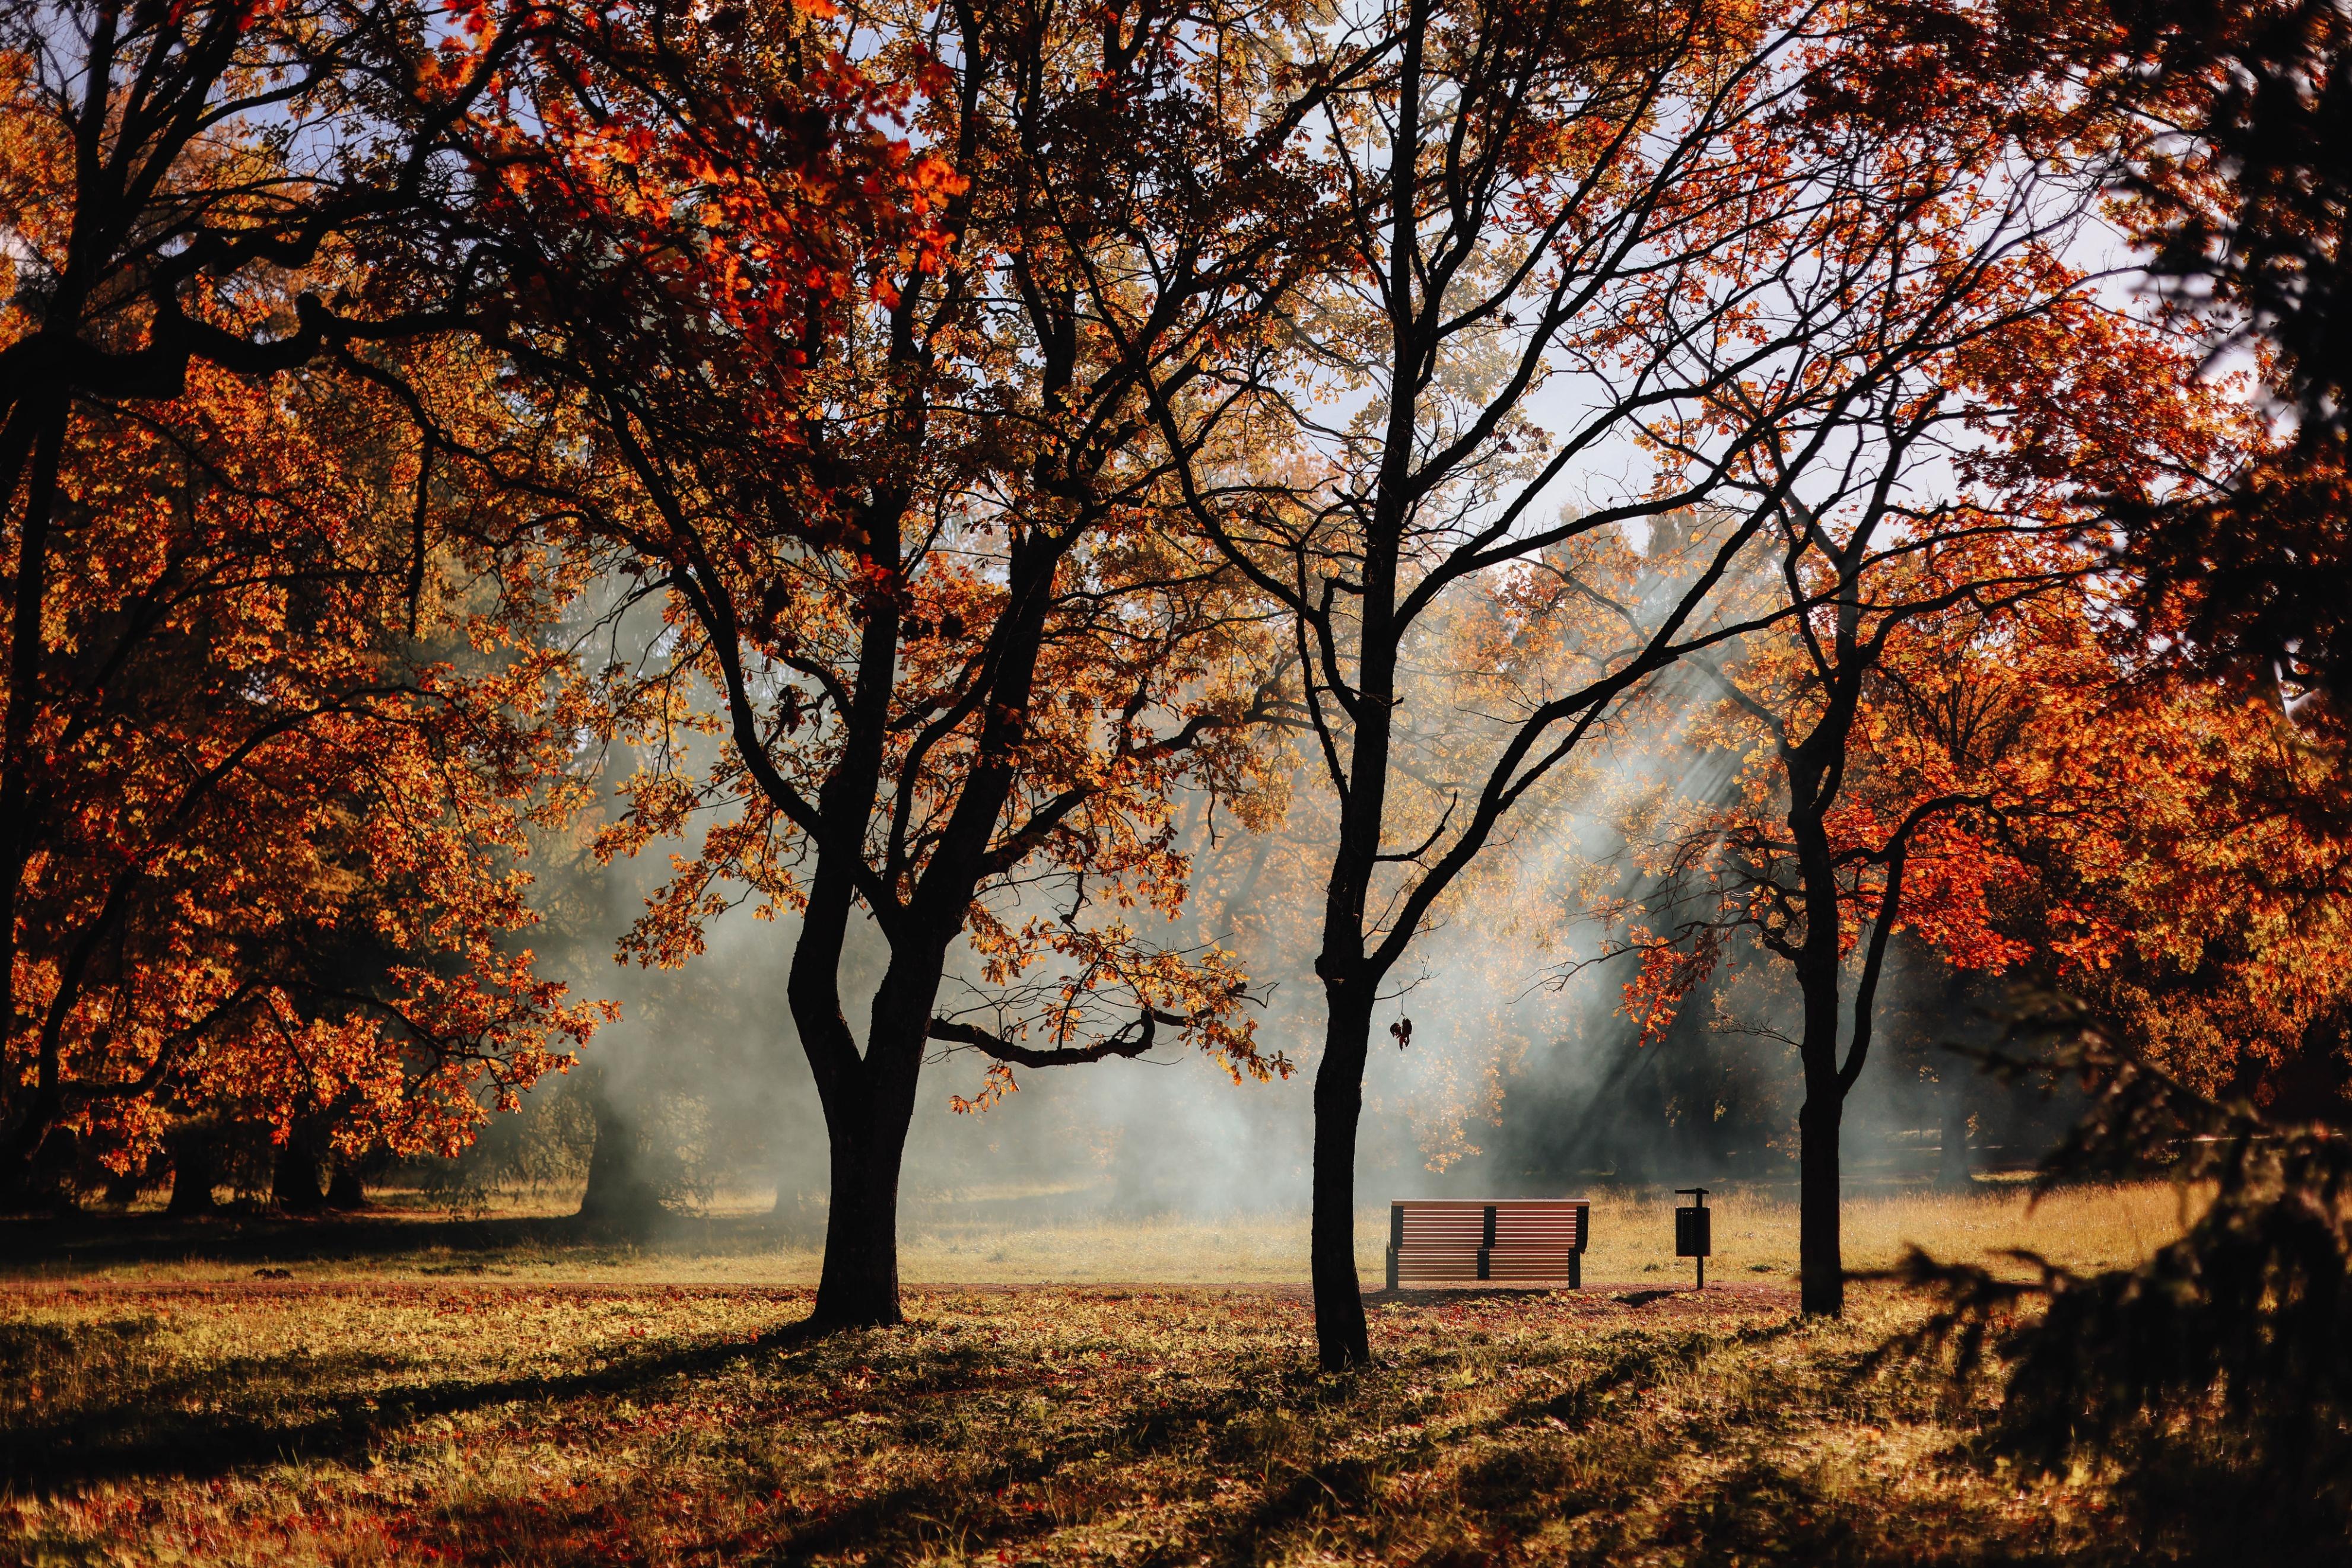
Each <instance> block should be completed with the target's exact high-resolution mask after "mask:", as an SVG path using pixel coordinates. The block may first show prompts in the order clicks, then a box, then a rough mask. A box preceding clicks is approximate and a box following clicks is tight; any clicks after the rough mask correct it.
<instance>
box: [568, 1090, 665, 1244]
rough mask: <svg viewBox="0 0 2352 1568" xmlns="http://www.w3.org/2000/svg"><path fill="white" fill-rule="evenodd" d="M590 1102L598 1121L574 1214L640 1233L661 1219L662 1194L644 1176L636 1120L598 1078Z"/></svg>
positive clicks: (585, 1221) (606, 1226)
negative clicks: (578, 1201)
mask: <svg viewBox="0 0 2352 1568" xmlns="http://www.w3.org/2000/svg"><path fill="white" fill-rule="evenodd" d="M589 1104H590V1106H591V1108H592V1109H593V1113H594V1115H595V1119H596V1146H595V1148H594V1150H593V1152H591V1153H590V1155H589V1156H588V1185H587V1186H586V1188H584V1189H583V1191H582V1192H581V1194H580V1212H579V1216H578V1218H579V1219H580V1221H581V1222H582V1223H583V1224H584V1225H592V1226H596V1227H599V1228H604V1229H608V1230H612V1231H615V1232H618V1233H620V1234H623V1235H627V1236H640V1235H643V1234H644V1233H646V1231H648V1230H650V1229H652V1228H653V1227H654V1223H655V1221H656V1220H657V1219H658V1218H660V1217H661V1195H660V1194H659V1193H657V1192H656V1191H655V1190H654V1185H653V1183H652V1182H651V1181H650V1180H648V1179H647V1178H646V1173H645V1166H644V1162H643V1160H642V1159H641V1158H640V1157H639V1150H638V1146H637V1129H636V1124H635V1122H634V1121H633V1120H631V1119H630V1118H629V1117H628V1116H627V1115H626V1114H625V1113H623V1111H622V1110H621V1108H620V1106H619V1105H618V1104H617V1103H615V1102H614V1096H613V1094H612V1092H611V1089H610V1086H609V1085H608V1084H606V1083H604V1082H602V1081H601V1079H600V1080H599V1081H597V1082H593V1084H592V1086H591V1087H590V1089H589Z"/></svg>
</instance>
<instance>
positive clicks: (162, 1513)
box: [0, 1188, 2205, 1565]
mask: <svg viewBox="0 0 2352 1568" xmlns="http://www.w3.org/2000/svg"><path fill="white" fill-rule="evenodd" d="M1665 1207H1666V1206H1665V1205H1664V1204H1643V1203H1637V1202H1633V1201H1631V1200H1626V1201H1617V1200H1611V1201H1610V1202H1608V1203H1607V1204H1604V1205H1603V1206H1601V1211H1600V1213H1599V1214H1598V1215H1597V1216H1596V1220H1595V1226H1594V1233H1595V1248H1594V1251H1593V1255H1592V1258H1591V1262H1590V1263H1589V1264H1588V1272H1587V1275H1586V1278H1587V1279H1588V1280H1591V1281H1612V1283H1610V1284H1607V1285H1604V1286H1598V1287H1596V1288H1593V1289H1588V1290H1587V1291H1583V1292H1581V1293H1577V1294H1569V1293H1559V1294H1519V1293H1512V1292H1501V1291H1462V1292H1450V1293H1441V1292H1433V1293H1423V1294H1412V1295H1407V1296H1405V1297H1402V1298H1391V1297H1386V1296H1380V1297H1375V1298H1374V1305H1373V1309H1372V1310H1373V1321H1374V1329H1373V1334H1374V1344H1375V1349H1376V1352H1377V1354H1378V1355H1379V1358H1380V1363H1381V1364H1380V1365H1378V1366H1377V1367H1375V1368H1373V1369H1371V1370H1370V1371H1367V1372H1364V1373H1362V1374H1360V1375H1350V1376H1345V1377H1337V1378H1334V1377H1326V1376H1323V1375H1318V1373H1317V1372H1316V1370H1315V1368H1314V1364H1313V1357H1312V1339H1311V1324H1310V1322H1309V1319H1308V1314H1307V1303H1306V1301H1304V1299H1303V1297H1302V1295H1301V1294H1300V1292H1298V1291H1297V1290H1296V1289H1295V1288H1292V1287H1289V1286H1287V1285H1285V1284H1283V1283H1280V1282H1279V1281H1285V1280H1288V1279H1295V1278H1296V1276H1297V1258H1298V1256H1299V1250H1300V1249H1298V1248H1297V1245H1296V1244H1297V1242H1298V1241H1299V1240H1301V1239H1302V1238H1299V1237H1297V1236H1295V1235H1292V1234H1290V1233H1289V1232H1288V1231H1287V1230H1286V1229H1283V1228H1266V1227H1260V1226H1251V1225H1235V1226H1231V1227H1202V1226H1191V1227H1188V1226H1183V1225H1177V1224H1173V1223H1168V1224H1160V1225H1136V1226H1125V1227H1109V1226H1100V1227H1086V1226H1068V1227H1060V1228H1048V1229H1044V1230H1037V1231H1029V1232H1003V1233H999V1234H996V1235H994V1236H989V1235H985V1234H982V1233H979V1232H977V1231H971V1232H964V1233H956V1232H950V1231H940V1232H937V1233H919V1234H916V1235H913V1236H910V1238H909V1246H908V1256H907V1263H906V1272H907V1274H908V1278H909V1279H910V1280H912V1281H919V1284H918V1285H917V1286H916V1287H915V1288H913V1289H911V1290H910V1291H909V1300H908V1310H909V1312H910V1315H911V1316H912V1318H913V1319H914V1320H915V1321H914V1322H913V1323H912V1324H911V1325H910V1326H908V1328H905V1329H903V1330H898V1331H891V1332H877V1333H860V1334H853V1335H845V1336H838V1337H835V1338H832V1339H827V1340H821V1341H814V1342H804V1341H803V1340H801V1339H800V1338H798V1337H797V1336H796V1335H794V1334H793V1333H792V1331H791V1326H790V1325H791V1324H792V1323H793V1322H794V1321H795V1320H796V1319H798V1318H799V1317H801V1316H803V1314H804V1313H805V1312H806V1310H807V1303H808V1299H809V1297H808V1291H807V1289H806V1283H805V1281H806V1277H807V1272H808V1270H809V1267H810V1262H811V1260H809V1258H808V1257H807V1256H806V1254H805V1253H804V1252H801V1251H796V1250H794V1249H789V1248H781V1247H776V1246H772V1245H765V1246H755V1245H751V1244H748V1243H743V1244H740V1245H735V1246H733V1247H731V1249H730V1245H729V1238H730V1237H734V1238H735V1239H736V1240H737V1241H738V1242H739V1243H740V1242H742V1241H743V1238H745V1237H749V1236H751V1235H752V1234H753V1233H752V1232H751V1231H750V1230H748V1229H747V1230H744V1231H742V1232H740V1233H738V1232H735V1231H730V1230H727V1229H724V1228H718V1229H705V1230H704V1231H701V1232H699V1233H698V1234H696V1235H695V1236H692V1237H689V1238H688V1239H687V1240H686V1241H684V1242H682V1243H679V1244H677V1246H675V1247H672V1248H649V1249H599V1248H594V1247H590V1246H585V1245H569V1246H567V1245H565V1244H563V1243H562V1242H561V1240H560V1239H557V1238H556V1236H555V1235H554V1233H553V1232H552V1231H551V1230H545V1229H535V1230H530V1231H528V1232H502V1231H498V1230H496V1229H489V1230H482V1231H478V1232H476V1233H471V1234H468V1235H463V1236H459V1237H458V1238H457V1240H456V1241H455V1243H452V1242H451V1241H450V1239H449V1238H448V1237H447V1236H446V1234H445V1233H444V1230H442V1229H440V1228H436V1227H435V1226H433V1225H431V1224H428V1223H426V1222H424V1221H421V1220H410V1221H385V1222H383V1225H382V1226H379V1227H378V1228H377V1229H378V1230H383V1229H384V1228H389V1227H394V1226H405V1227H407V1228H408V1231H407V1234H406V1239H407V1240H408V1241H409V1242H411V1243H412V1245H410V1246H408V1247H406V1248H405V1249H404V1248H402V1247H399V1246H396V1245H394V1240H396V1239H398V1238H397V1237H395V1238H394V1240H387V1239H383V1237H382V1236H380V1235H377V1234H376V1233H375V1232H372V1231H368V1230H366V1229H365V1228H362V1230H361V1231H360V1232H359V1233H358V1234H360V1235H361V1236H362V1237H363V1238H366V1240H365V1244H364V1245H360V1246H341V1247H339V1246H338V1245H336V1244H335V1241H334V1238H335V1235H336V1234H337V1232H336V1230H335V1228H320V1229H318V1230H316V1231H313V1232H311V1239H312V1240H313V1241H314V1242H315V1243H316V1244H317V1245H315V1246H314V1247H313V1248H312V1249H311V1251H312V1252H314V1253H316V1256H315V1257H310V1258H307V1259H306V1257H305V1255H304V1251H303V1249H302V1248H301V1247H300V1246H299V1241H300V1238H299V1236H296V1235H294V1234H292V1232H291V1231H290V1230H289V1228H283V1227H281V1228H276V1229H270V1230H268V1232H267V1234H265V1235H263V1236H261V1237H260V1238H259V1239H255V1238H254V1237H251V1236H246V1235H243V1234H241V1233H240V1232H239V1231H238V1230H237V1228H235V1227H223V1228H219V1229H218V1231H217V1232H216V1233H215V1234H213V1235H211V1236H210V1237H209V1238H205V1237H200V1238H198V1239H197V1240H196V1241H195V1242H192V1243H191V1244H190V1245H191V1246H192V1247H194V1255H184V1254H175V1255H171V1256H169V1257H167V1258H165V1259H163V1260H160V1261H159V1260H157V1259H156V1254H157V1251H158V1249H156V1248H155V1247H153V1246H152V1245H150V1246H148V1247H147V1248H146V1249H145V1253H144V1257H145V1260H144V1261H142V1260H141V1256H142V1255H141V1254H140V1253H139V1249H133V1248H130V1247H127V1246H124V1245H121V1244H120V1243H119V1242H117V1243H108V1242H107V1241H106V1240H105V1239H104V1227H103V1226H93V1227H89V1228H87V1229H85V1230H82V1231H77V1232H75V1236H76V1237H79V1238H82V1239H80V1240H72V1239H59V1238H58V1236H53V1235H37V1236H35V1235H28V1236H27V1237H26V1238H23V1239H26V1240H27V1241H28V1242H29V1243H30V1244H29V1245H27V1246H25V1247H21V1248H18V1249H15V1253H14V1256H15V1257H16V1263H15V1265H14V1267H13V1269H11V1270H9V1272H10V1273H11V1275H12V1276H13V1277H12V1278H10V1279H9V1280H8V1281H7V1283H6V1284H5V1286H0V1434H5V1436H0V1465H5V1472H0V1473H5V1491H0V1562H6V1563H27V1564H65V1563H273V1564H275V1563H411V1562H444V1563H499V1564H558V1563H562V1564H590V1563H665V1564H666V1563H712V1564H718V1563H1124V1564H1147V1563H1150V1564H1160V1563H1165V1564H1176V1563H1186V1564H1190V1563H1218V1564H1228V1563H1229V1564H1236V1565H1238V1564H1255V1563H1416V1564H1426V1565H1435V1564H1466V1563H1726V1564H1727V1563H1780V1562H1790V1563H1988V1562H2003V1563H2059V1562H2065V1563H2124V1562H2135V1561H2166V1560H2175V1561H2202V1560H2205V1559H2204V1558H2203V1557H2202V1555H2201V1554H2200V1552H2201V1549H2200V1544H2199V1542H2195V1541H2184V1540H2179V1539H2177V1538H2174V1537H2171V1536H2165V1535H2151V1534H2149V1533H2147V1530H2146V1528H2145V1527H2144V1526H2141V1525H2138V1524H2136V1523H2133V1522H2132V1521H2130V1520H2129V1519H2128V1518H2127V1517H2126V1511H2125V1510H2124V1508H2123V1505H2122V1504H2121V1503H2119V1501H2118V1495H2119V1494H2116V1493H2112V1492H2110V1490H2108V1480H2109V1479H2110V1478H2105V1477H2102V1476H2099V1475H2096V1474H2091V1473H2077V1474H2074V1475H2070V1476H2063V1477H2034V1476H2027V1475H2022V1474H2020V1473H2017V1472H2014V1471H2012V1470H2011V1469H2008V1468H2006V1467H2005V1466H2004V1465H2002V1464H2000V1463H1999V1462H1997V1461H1995V1460H1993V1459H1991V1458H1989V1457H1986V1456H1984V1455H1982V1454H1979V1452H1977V1451H1976V1450H1975V1448H1973V1446H1972V1440H1973V1438H1974V1437H1976V1435H1977V1434H1978V1433H1979V1430H1980V1429H1981V1427H1983V1425H1984V1423H1985V1421H1986V1418H1987V1416H1988V1410H1989V1406H1987V1405H1986V1404H1985V1403H1983V1402H1982V1400H1981V1399H1968V1400H1963V1399H1959V1398H1957V1397H1956V1396H1952V1395H1951V1394H1949V1393H1948V1392H1947V1391H1946V1390H1945V1389H1944V1388H1943V1386H1942V1385H1941V1384H1940V1383H1939V1382H1938V1381H1937V1379H1935V1378H1933V1377H1931V1376H1928V1375H1924V1374H1923V1373H1922V1372H1921V1371H1920V1370H1918V1369H1916V1368H1905V1367H1899V1366H1898V1367H1894V1368H1887V1369H1874V1367H1873V1366H1872V1364H1871V1353H1872V1352H1873V1351H1874V1349H1875V1348H1876V1347H1878V1346H1879V1345H1880V1344H1881V1343H1884V1342H1885V1339H1886V1338H1887V1337H1888V1336H1889V1335H1890V1334H1891V1333H1895V1332H1896V1331H1898V1330H1899V1329H1901V1328H1903V1327H1904V1326H1906V1325H1907V1324H1909V1323H1912V1322H1916V1321H1917V1318H1918V1317H1919V1315H1920V1313H1921V1311H1922V1308H1921V1307H1920V1306H1919V1304H1918V1303H1916V1302H1913V1301H1906V1300H1905V1299H1904V1298H1902V1297H1901V1296H1900V1295H1898V1294H1897V1293H1896V1292H1895V1291H1893V1290H1892V1289H1891V1288H1890V1287H1887V1286H1884V1285H1875V1284H1866V1285H1864V1286H1862V1287H1860V1288H1858V1290H1857V1291H1856V1300H1855V1309H1854V1311H1853V1312H1852V1313H1851V1314H1850V1315H1849V1317H1848V1319H1847V1320H1846V1321H1845V1322H1843V1323H1839V1324H1833V1325H1832V1324H1820V1323H1802V1322H1796V1321H1794V1312H1793V1308H1794V1296H1793V1291H1791V1290H1790V1281H1789V1278H1788V1272H1789V1267H1790V1263H1791V1262H1792V1261H1793V1255H1794V1239H1795V1238H1794V1228H1793V1217H1792V1216H1790V1214H1789V1213H1788V1212H1787V1211H1786V1210H1785V1209H1784V1208H1781V1207H1775V1206H1772V1205H1769V1204H1767V1203H1764V1202H1762V1201H1760V1200H1749V1201H1742V1200H1741V1199H1740V1198H1739V1197H1738V1196H1737V1195H1734V1196H1733V1197H1731V1199H1730V1200H1729V1201H1727V1202H1726V1203H1725V1204H1724V1205H1723V1206H1722V1207H1723V1216H1722V1218H1719V1219H1718V1220H1717V1246H1718V1256H1717V1260H1716V1265H1715V1267H1714V1268H1713V1269H1712V1270H1711V1277H1710V1280H1709V1286H1710V1289H1709V1290H1708V1291H1707V1292H1706V1294H1705V1295H1704V1296H1698V1295H1696V1294H1693V1293H1691V1292H1689V1291H1687V1290H1685V1289H1682V1288H1681V1287H1682V1286H1684V1285H1685V1284H1686V1283H1687V1274H1686V1270H1687V1265H1686V1264H1681V1265H1677V1264H1676V1263H1675V1260H1673V1259H1672V1258H1671V1256H1668V1255H1667V1254H1668V1253H1670V1251H1671V1246H1670V1237H1671V1233H1670V1230H1669V1229H1668V1228H1667V1227H1666V1226H1665V1222H1664V1208H1665ZM116 1223H117V1224H118V1225H127V1224H130V1223H131V1222H123V1221H118V1222H116ZM483 1223H485V1224H490V1225H495V1223H497V1222H495V1221H488V1222H483ZM512 1223H514V1224H518V1225H521V1224H524V1223H526V1222H523V1221H515V1222H512ZM528 1223H529V1224H531V1225H541V1224H543V1222H538V1221H532V1222H528ZM1848 1223H1849V1236H1850V1238H1851V1248H1852V1256H1853V1261H1854V1263H1855V1265H1856V1266H1857V1267H1864V1268H1867V1267H1870V1266H1873V1265H1875V1264H1878V1263H1883V1262H1887V1261H1891V1260H1893V1257H1894V1256H1895V1252H1896V1250H1897V1249H1899V1247H1900V1245H1901V1244H1902V1243H1903V1242H1904V1241H1906V1240H1913V1239H1916V1240H1918V1241H1921V1242H1925V1243H1927V1244H1930V1245H1931V1246H1934V1247H1935V1248H1937V1249H1938V1250H1940V1251H1942V1252H1944V1253H1946V1254H1948V1255H1966V1254H1981V1253H1984V1252H1986V1251H1988V1250H1990V1249H1997V1248H2000V1247H2003V1246H2011V1245H2020V1244H2022V1245H2032V1246H2038V1247H2041V1248H2042V1249H2047V1250H2050V1251H2052V1252H2053V1253H2056V1254H2059V1255H2062V1256H2065V1257H2068V1258H2070V1259H2073V1260H2076V1261H2079V1262H2106V1261H2121V1260H2125V1259H2126V1258H2128V1257H2131V1256H2134V1255H2137V1253H2138V1252H2139V1251H2140V1250H2142V1249H2145V1248H2147V1247H2148V1246H2151V1245H2153V1244H2155V1243H2157V1242H2159V1241H2161V1240H2163V1239H2166V1238H2168V1236H2169V1235H2171V1234H2172V1233H2173V1231H2174V1228H2175V1227H2176V1226H2177V1224H2178V1207H2177V1205H2176V1202H2175V1199H2174V1197H2173V1196H2172V1194H2171V1193H2169V1192H2168V1191H2166V1190H2163V1189H2154V1188H2151V1189H2132V1190H2126V1191H2115V1190H2085V1191H2082V1192H2078V1193H2073V1194H2068V1195H2065V1196H2063V1197H2060V1198H2057V1199H2053V1200H2052V1201H2051V1202H2049V1203H2047V1204H2045V1205H2043V1206H2042V1207H2041V1208H2039V1209H2037V1210H2035V1211H2032V1213H2028V1212H2027V1210H2026V1209H2025V1207H2024V1206H2023V1204H2022V1202H2021V1200H2020V1199H2018V1198H2017V1197H2013V1196H1986V1197H1969V1198H1954V1199H1942V1200H1938V1199H1929V1198H1918V1199H1888V1200H1883V1201H1875V1202H1874V1201H1863V1202H1857V1203H1855V1204H1854V1205H1853V1207H1852V1211H1851V1215H1850V1218H1849V1222H1848ZM710 1224H711V1225H712V1226H719V1225H720V1224H721V1222H719V1221H712V1222H710ZM265 1229H267V1228H265ZM91 1236H96V1237H98V1238H99V1239H96V1240H90V1239H88V1238H89V1237H91ZM205 1240H209V1241H210V1242H211V1244H212V1245H211V1249H210V1255H209V1256H207V1255H206V1252H205V1247H204V1245H203V1243H204V1242H205ZM261 1256H277V1257H282V1258H284V1259H286V1260H287V1261H285V1262H284V1263H282V1264H271V1263H263V1264H257V1263H256V1262H255V1261H254V1260H255V1259H256V1258H257V1257H261ZM281 1267H282V1268H284V1269H285V1270H287V1271H288V1274H289V1277H288V1278H283V1279H280V1278H275V1277H272V1278H268V1279H256V1278H254V1277H253V1276H254V1275H255V1273H256V1272H257V1268H268V1269H271V1270H273V1273H274V1271H275V1270H277V1269H278V1268H281ZM1155 1279H1157V1280H1167V1281H1181V1282H1180V1283H1175V1284H1163V1283H1151V1282H1146V1281H1154V1280H1155ZM1368 1279H1369V1280H1370V1282H1373V1283H1377V1281H1378V1273H1377V1271H1376V1268H1368ZM1047 1280H1051V1281H1058V1282H1056V1283H1052V1284H1045V1283H1024V1282H1023V1281H1047ZM1087 1281H1094V1282H1087ZM1717 1281H1722V1282H1723V1283H1722V1284H1720V1285H1718V1284H1717Z"/></svg>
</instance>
